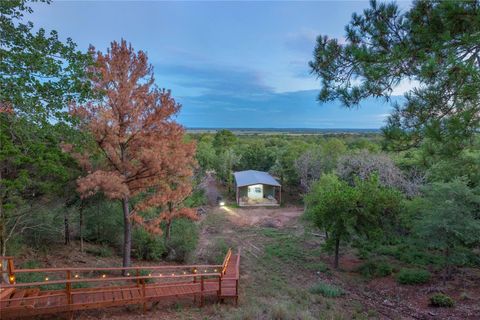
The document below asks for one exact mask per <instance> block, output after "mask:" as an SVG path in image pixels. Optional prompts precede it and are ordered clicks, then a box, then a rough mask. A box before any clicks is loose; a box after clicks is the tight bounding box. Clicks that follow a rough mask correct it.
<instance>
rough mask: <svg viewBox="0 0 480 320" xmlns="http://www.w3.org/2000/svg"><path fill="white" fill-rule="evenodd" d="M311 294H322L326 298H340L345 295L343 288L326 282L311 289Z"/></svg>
mask: <svg viewBox="0 0 480 320" xmlns="http://www.w3.org/2000/svg"><path fill="white" fill-rule="evenodd" d="M310 293H313V294H321V295H322V296H324V297H326V298H338V297H340V296H343V295H344V294H345V292H344V291H343V289H342V288H340V287H337V286H334V285H331V284H327V283H324V282H319V283H317V284H316V285H314V286H313V287H311V288H310Z"/></svg>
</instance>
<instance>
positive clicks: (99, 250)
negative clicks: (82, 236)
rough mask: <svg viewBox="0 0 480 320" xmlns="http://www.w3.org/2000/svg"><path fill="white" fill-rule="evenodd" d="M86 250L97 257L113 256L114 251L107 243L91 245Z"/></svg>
mask: <svg viewBox="0 0 480 320" xmlns="http://www.w3.org/2000/svg"><path fill="white" fill-rule="evenodd" d="M85 252H86V253H88V254H91V255H94V256H97V257H102V258H109V257H112V256H113V251H112V249H111V248H109V247H107V246H106V245H101V246H98V247H97V246H95V247H89V248H87V249H85Z"/></svg>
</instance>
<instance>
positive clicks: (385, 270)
mask: <svg viewBox="0 0 480 320" xmlns="http://www.w3.org/2000/svg"><path fill="white" fill-rule="evenodd" d="M357 272H359V273H360V274H361V275H363V276H364V277H366V278H377V277H386V276H389V275H391V274H392V273H393V267H392V266H391V265H390V264H388V263H387V262H386V261H378V260H377V261H375V260H369V261H367V262H365V263H364V264H362V265H361V266H360V267H359V268H358V269H357Z"/></svg>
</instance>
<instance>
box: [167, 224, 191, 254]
mask: <svg viewBox="0 0 480 320" xmlns="http://www.w3.org/2000/svg"><path fill="white" fill-rule="evenodd" d="M197 243H198V227H197V225H196V224H195V223H194V222H193V221H191V220H189V219H185V218H181V219H175V220H174V221H173V222H172V232H171V238H170V241H168V243H167V246H168V249H169V250H171V251H172V253H173V254H172V256H171V259H172V260H175V261H178V262H184V261H185V260H186V259H187V257H188V255H189V254H190V253H191V252H193V251H194V250H195V248H196V247H197Z"/></svg>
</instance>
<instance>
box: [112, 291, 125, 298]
mask: <svg viewBox="0 0 480 320" xmlns="http://www.w3.org/2000/svg"><path fill="white" fill-rule="evenodd" d="M113 294H114V300H115V301H121V300H123V295H122V291H121V290H116V291H114V292H113Z"/></svg>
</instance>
